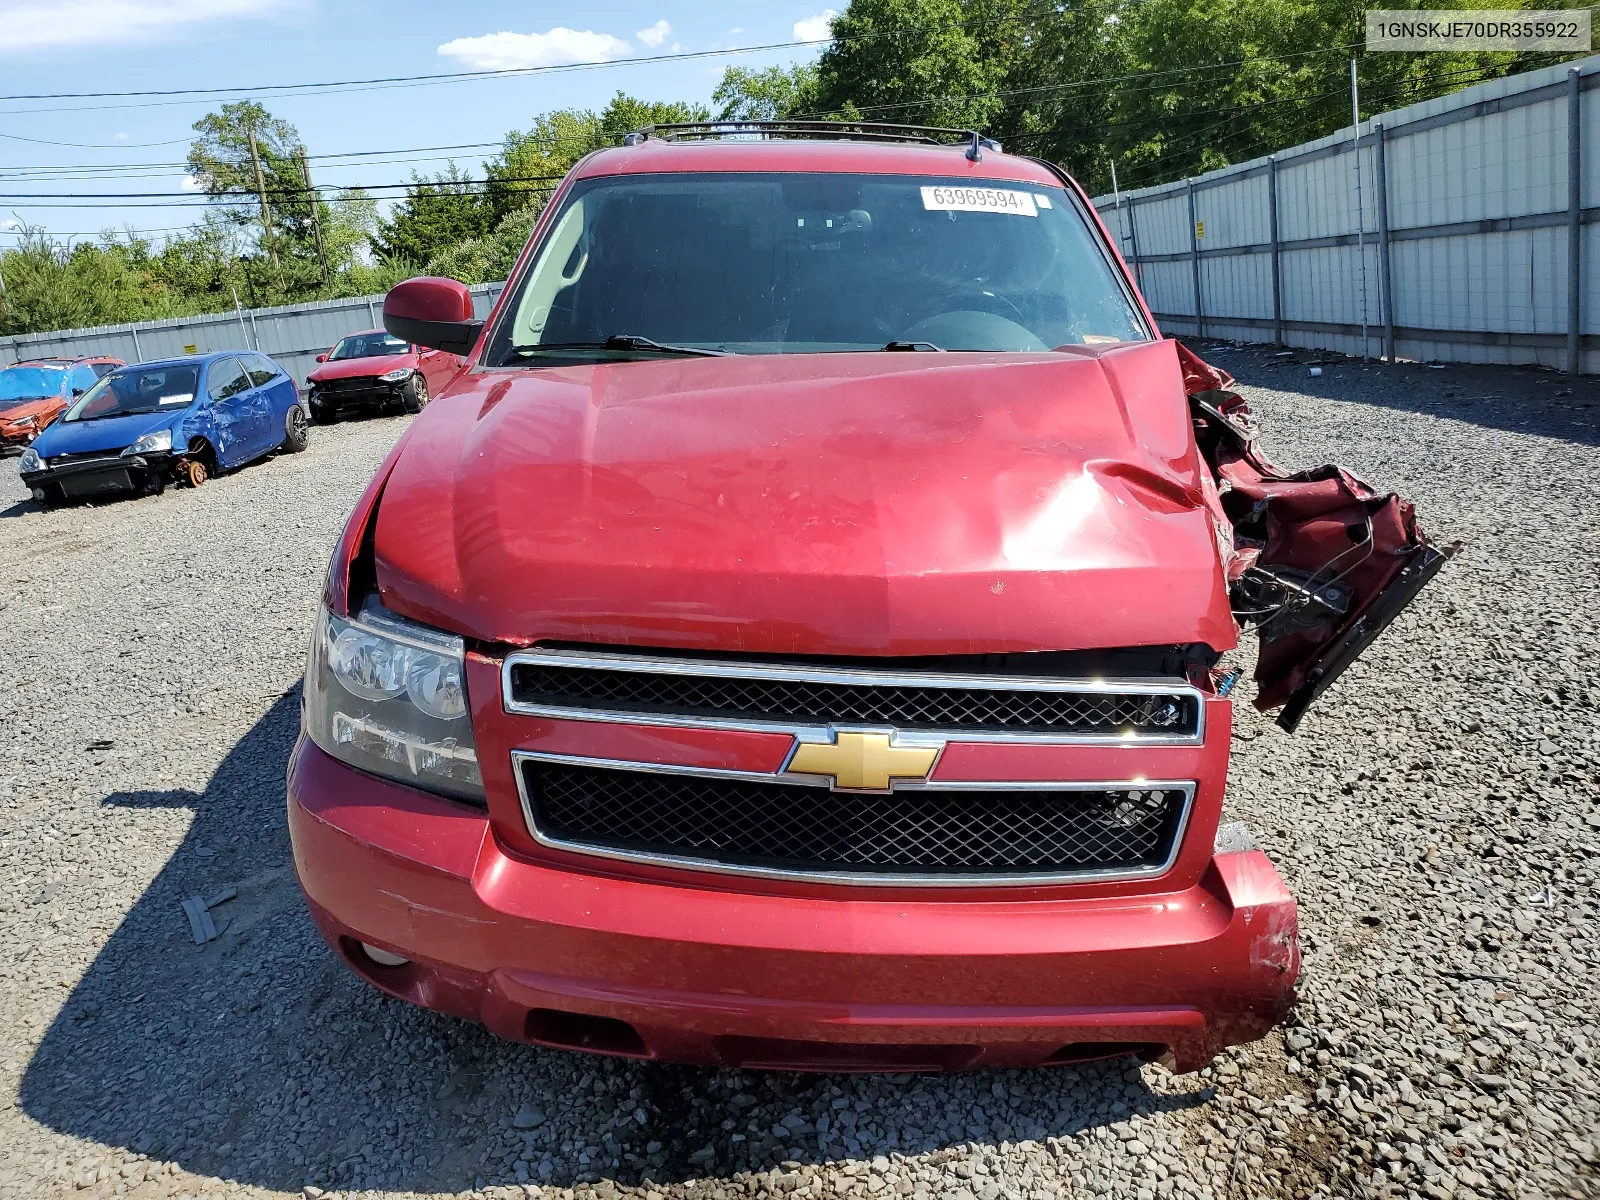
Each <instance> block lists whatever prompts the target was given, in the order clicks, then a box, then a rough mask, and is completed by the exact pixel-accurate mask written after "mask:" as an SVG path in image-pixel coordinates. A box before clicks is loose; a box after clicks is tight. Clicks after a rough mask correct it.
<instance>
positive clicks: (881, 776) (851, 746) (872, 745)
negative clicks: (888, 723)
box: [784, 731, 939, 792]
mask: <svg viewBox="0 0 1600 1200" xmlns="http://www.w3.org/2000/svg"><path fill="white" fill-rule="evenodd" d="M938 757H939V751H938V748H937V747H934V746H896V745H893V744H892V743H891V742H890V739H889V735H888V734H887V733H850V732H845V731H841V732H840V733H839V734H838V736H837V737H836V739H835V740H834V741H831V742H801V743H800V745H799V747H797V748H796V750H795V752H794V755H793V757H791V758H790V759H789V765H788V766H787V767H786V768H784V770H785V771H786V772H787V773H789V774H791V775H832V776H833V786H834V787H836V788H848V789H850V790H852V791H877V792H881V791H884V790H885V789H886V788H888V786H889V781H890V780H891V779H924V778H926V777H927V774H928V772H929V771H931V770H933V760H934V759H936V758H938Z"/></svg>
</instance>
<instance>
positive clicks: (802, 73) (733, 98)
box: [711, 63, 817, 121]
mask: <svg viewBox="0 0 1600 1200" xmlns="http://www.w3.org/2000/svg"><path fill="white" fill-rule="evenodd" d="M711 102H712V103H713V104H715V105H716V106H717V119H718V120H719V121H778V120H782V119H785V118H795V117H805V116H810V115H812V114H813V113H815V111H816V108H817V68H816V67H815V66H814V65H813V64H811V63H796V64H795V65H794V66H792V67H787V68H785V67H768V68H767V69H766V70H764V71H752V70H750V69H748V68H746V67H729V68H728V69H727V70H726V71H724V72H723V73H722V82H721V83H719V84H717V90H716V91H714V92H712V93H711Z"/></svg>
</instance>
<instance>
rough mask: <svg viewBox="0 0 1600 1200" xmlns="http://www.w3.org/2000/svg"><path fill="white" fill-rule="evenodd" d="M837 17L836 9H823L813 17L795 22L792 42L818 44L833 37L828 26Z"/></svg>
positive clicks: (837, 11)
mask: <svg viewBox="0 0 1600 1200" xmlns="http://www.w3.org/2000/svg"><path fill="white" fill-rule="evenodd" d="M838 15H839V10H838V9H836V8H825V9H823V10H822V11H821V12H819V13H818V14H817V15H816V16H814V17H807V18H805V19H804V20H803V21H796V22H795V23H794V40H795V41H797V42H820V41H823V40H825V39H826V38H829V37H831V36H833V35H832V32H831V30H830V29H829V26H830V25H831V24H832V22H833V19H834V18H835V17H837V16H838Z"/></svg>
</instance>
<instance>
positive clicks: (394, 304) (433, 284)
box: [383, 276, 483, 354]
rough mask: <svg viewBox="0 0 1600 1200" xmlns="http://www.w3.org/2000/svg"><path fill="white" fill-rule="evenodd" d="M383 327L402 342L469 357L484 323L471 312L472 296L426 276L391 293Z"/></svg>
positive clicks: (450, 281) (454, 284)
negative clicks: (468, 354)
mask: <svg viewBox="0 0 1600 1200" xmlns="http://www.w3.org/2000/svg"><path fill="white" fill-rule="evenodd" d="M383 327H384V328H385V329H386V330H388V331H389V332H390V333H392V334H393V335H394V336H395V337H397V338H400V339H401V340H402V341H407V342H415V343H416V344H417V345H419V346H427V347H430V348H431V349H434V350H448V351H449V352H450V353H452V354H467V353H470V352H471V350H472V347H473V344H474V343H476V342H477V340H478V334H480V333H482V332H483V322H482V321H479V320H476V319H475V318H474V316H473V311H472V293H471V292H469V291H468V290H467V285H466V284H464V283H460V282H458V281H457V280H454V279H439V278H435V277H433V276H424V277H423V278H421V279H408V280H406V281H405V282H404V283H397V284H396V285H395V286H394V287H392V288H390V289H389V294H388V295H387V296H385V297H384V298H383Z"/></svg>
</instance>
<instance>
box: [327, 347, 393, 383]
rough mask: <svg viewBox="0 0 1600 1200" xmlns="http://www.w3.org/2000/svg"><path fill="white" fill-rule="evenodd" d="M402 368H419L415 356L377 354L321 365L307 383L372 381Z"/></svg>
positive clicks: (342, 359)
mask: <svg viewBox="0 0 1600 1200" xmlns="http://www.w3.org/2000/svg"><path fill="white" fill-rule="evenodd" d="M402 367H410V368H411V369H412V370H413V371H414V370H416V368H417V355H415V354H410V353H407V354H376V355H372V356H370V357H368V358H341V359H340V360H339V361H338V362H325V363H319V364H318V365H317V369H316V370H315V371H312V372H311V374H309V375H307V376H306V382H307V383H322V382H323V381H324V380H328V379H370V378H373V377H375V376H378V375H383V374H386V373H388V372H389V371H398V370H400V369H401V368H402Z"/></svg>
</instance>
